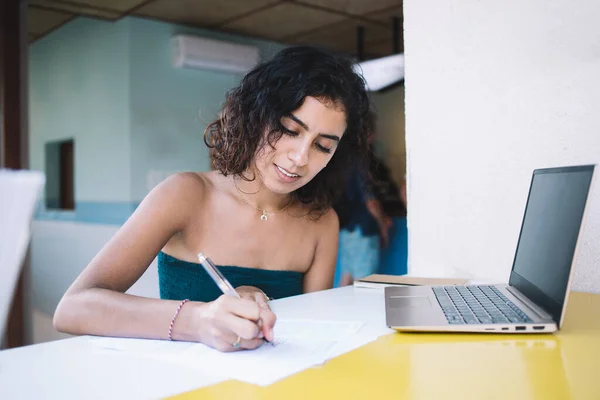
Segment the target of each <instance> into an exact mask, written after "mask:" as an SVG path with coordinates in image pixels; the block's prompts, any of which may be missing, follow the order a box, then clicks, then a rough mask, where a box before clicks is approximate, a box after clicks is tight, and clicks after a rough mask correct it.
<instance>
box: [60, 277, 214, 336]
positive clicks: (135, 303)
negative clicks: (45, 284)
mask: <svg viewBox="0 0 600 400" xmlns="http://www.w3.org/2000/svg"><path fill="white" fill-rule="evenodd" d="M179 303H180V301H174V300H159V299H149V298H144V297H138V296H132V295H128V294H124V293H120V292H116V291H112V290H108V289H101V288H90V289H86V290H83V291H81V292H78V293H73V294H68V295H66V296H65V297H64V298H63V300H62V301H61V302H60V304H59V306H58V308H57V310H56V313H55V315H54V326H55V327H56V329H57V330H59V331H61V332H65V333H70V334H74V335H84V334H89V335H98V336H116V337H135V338H146V339H167V338H168V333H169V324H170V323H171V319H172V318H173V315H174V314H175V311H176V310H177V307H178V305H179ZM202 305H203V303H189V302H188V303H186V304H185V305H184V306H183V307H182V308H181V310H180V312H179V315H178V316H177V319H176V322H175V324H174V327H173V339H174V340H192V338H193V337H197V334H196V335H194V333H195V332H193V330H194V328H193V327H192V324H191V321H192V320H193V318H192V315H193V313H194V310H195V309H197V308H198V307H199V306H202Z"/></svg>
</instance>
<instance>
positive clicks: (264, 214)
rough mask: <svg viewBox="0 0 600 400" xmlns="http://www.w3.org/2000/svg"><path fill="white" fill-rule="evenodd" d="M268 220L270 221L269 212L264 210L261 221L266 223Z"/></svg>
mask: <svg viewBox="0 0 600 400" xmlns="http://www.w3.org/2000/svg"><path fill="white" fill-rule="evenodd" d="M268 219H269V216H268V215H267V210H262V215H261V216H260V220H261V221H266V220H268Z"/></svg>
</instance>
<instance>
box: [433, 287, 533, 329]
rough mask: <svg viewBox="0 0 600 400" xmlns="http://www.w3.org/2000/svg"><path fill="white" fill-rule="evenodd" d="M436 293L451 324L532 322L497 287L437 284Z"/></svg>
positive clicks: (434, 288) (434, 290) (434, 289)
mask: <svg viewBox="0 0 600 400" xmlns="http://www.w3.org/2000/svg"><path fill="white" fill-rule="evenodd" d="M433 292H434V293H435V296H436V297H437V300H438V302H439V303H440V306H441V307H442V310H443V311H444V314H445V315H446V319H447V320H448V322H449V323H450V324H505V323H518V322H532V321H531V319H529V317H527V315H525V313H524V312H523V311H521V310H520V309H519V307H517V306H516V305H515V304H514V303H513V302H511V301H510V300H509V299H507V298H506V296H504V295H503V294H502V293H501V292H500V291H499V290H498V289H497V288H496V287H495V286H488V285H477V286H436V287H433Z"/></svg>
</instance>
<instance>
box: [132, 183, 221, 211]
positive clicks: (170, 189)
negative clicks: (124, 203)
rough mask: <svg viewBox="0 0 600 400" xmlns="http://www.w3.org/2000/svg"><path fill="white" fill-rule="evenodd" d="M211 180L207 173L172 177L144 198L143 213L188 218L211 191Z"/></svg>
mask: <svg viewBox="0 0 600 400" xmlns="http://www.w3.org/2000/svg"><path fill="white" fill-rule="evenodd" d="M210 185H211V184H210V180H209V179H208V178H207V177H206V174H205V173H196V172H180V173H176V174H173V175H170V176H169V177H167V178H166V179H165V180H163V181H162V182H161V183H159V184H158V185H157V186H156V187H154V188H153V189H152V190H151V191H150V193H148V195H147V196H146V197H145V198H144V200H143V202H142V203H141V204H140V208H141V210H142V211H146V212H152V213H153V214H154V213H156V212H160V213H161V214H163V215H170V216H171V217H173V218H175V217H179V218H177V219H181V218H187V217H189V216H190V213H191V212H193V211H194V210H195V209H196V208H197V207H198V204H199V203H202V202H203V201H204V198H205V196H206V193H207V191H208V190H210Z"/></svg>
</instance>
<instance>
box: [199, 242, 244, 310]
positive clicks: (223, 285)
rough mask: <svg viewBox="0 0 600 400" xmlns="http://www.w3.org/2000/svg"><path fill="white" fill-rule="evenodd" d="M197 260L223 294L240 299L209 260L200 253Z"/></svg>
mask: <svg viewBox="0 0 600 400" xmlns="http://www.w3.org/2000/svg"><path fill="white" fill-rule="evenodd" d="M198 260H199V261H200V264H202V266H203V267H204V269H205V270H206V272H207V273H208V275H210V277H211V278H212V280H213V281H215V283H216V284H217V286H218V287H219V289H221V291H222V292H223V293H224V294H226V295H229V296H233V297H237V298H238V299H239V298H240V295H239V293H238V292H237V291H236V290H235V288H234V287H233V286H232V285H231V283H229V281H228V280H227V278H225V277H224V276H223V274H222V273H221V271H219V270H218V269H217V266H216V265H215V264H213V262H212V261H211V259H210V258H208V257H206V256H205V255H204V254H202V253H198Z"/></svg>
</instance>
